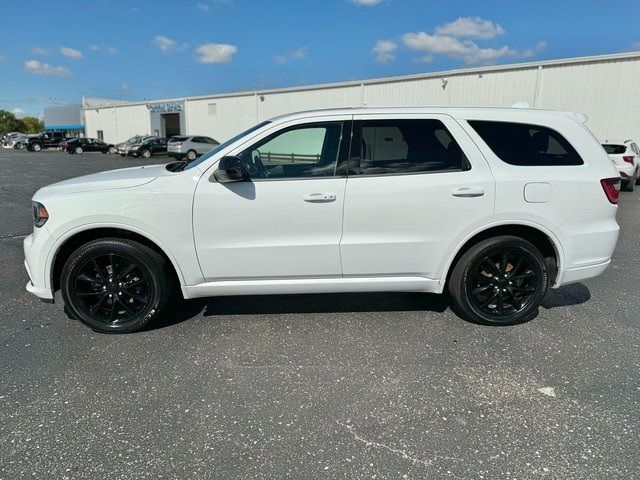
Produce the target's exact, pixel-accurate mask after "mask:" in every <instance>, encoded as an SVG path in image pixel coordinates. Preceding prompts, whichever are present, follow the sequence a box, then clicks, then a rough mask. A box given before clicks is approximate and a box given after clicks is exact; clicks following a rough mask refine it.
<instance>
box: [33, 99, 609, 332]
mask: <svg viewBox="0 0 640 480" xmlns="http://www.w3.org/2000/svg"><path fill="white" fill-rule="evenodd" d="M579 119H580V117H579V116H578V115H576V114H572V113H562V112H551V111H541V110H523V109H506V108H505V109H499V108H401V109H394V108H375V109H374V108H370V109H337V110H325V111H311V112H303V113H296V114H291V115H285V116H281V117H277V118H273V119H271V120H270V121H267V122H264V123H261V124H259V125H256V126H255V127H253V128H251V129H249V130H247V131H246V132H243V133H241V134H239V135H238V136H236V137H234V138H232V139H230V140H228V141H227V142H225V143H223V144H221V145H220V146H218V147H217V148H216V149H214V150H213V151H211V152H209V153H208V154H207V155H205V156H203V157H201V158H199V159H198V160H196V161H193V162H191V163H188V162H177V163H172V164H169V165H167V166H165V165H158V166H145V167H137V168H127V169H122V170H115V171H111V172H104V173H98V174H94V175H88V176H85V177H80V178H76V179H72V180H67V181H63V182H60V183H57V184H54V185H51V186H48V187H45V188H42V189H41V190H39V191H38V192H37V193H36V194H35V196H34V198H33V201H34V202H33V212H34V224H35V228H34V232H33V234H31V235H29V236H28V237H27V238H26V239H25V241H24V251H25V257H26V262H25V264H26V267H27V270H28V272H29V276H30V282H29V283H28V285H27V290H29V291H30V292H32V293H34V294H35V295H37V296H38V297H40V298H42V299H44V300H45V301H53V298H54V292H55V291H56V290H57V289H61V290H62V297H63V299H64V301H65V303H66V306H67V307H68V311H69V312H71V314H72V315H74V316H75V317H77V318H78V319H80V320H81V321H83V322H84V323H86V324H87V325H89V326H90V327H91V328H93V329H95V330H97V331H101V332H129V331H134V330H138V329H141V328H143V327H145V326H146V325H147V324H148V323H149V322H151V321H152V320H154V319H155V318H156V317H157V316H159V315H160V314H161V312H162V311H163V309H164V308H165V306H166V305H167V303H168V301H169V299H170V298H171V293H172V291H173V289H174V287H179V289H180V291H181V294H182V297H184V298H187V299H188V298H195V297H206V296H217V295H264V294H289V293H315V292H385V291H412V292H435V293H443V292H445V291H447V290H448V291H449V292H450V294H451V297H452V305H453V307H454V309H455V311H456V312H457V313H458V314H459V315H460V316H462V317H463V318H466V319H469V320H471V321H476V322H483V323H489V324H513V323H517V322H522V321H525V320H527V319H529V318H532V317H533V316H534V315H535V313H536V312H537V309H538V306H539V305H540V302H541V300H542V298H543V296H544V295H545V292H546V290H547V287H548V286H551V287H558V286H560V285H564V284H567V283H571V282H577V281H579V280H583V279H586V278H590V277H593V276H595V275H598V274H600V273H602V272H603V271H604V270H605V269H606V268H607V266H608V265H609V263H610V261H611V255H612V253H613V250H614V248H615V245H616V241H617V239H618V224H617V223H616V219H615V216H616V210H617V205H616V203H617V199H618V185H619V182H620V177H619V176H618V173H617V171H616V169H615V168H614V167H613V165H612V164H611V161H610V160H609V159H608V158H607V155H606V154H605V152H604V150H603V149H602V147H601V146H600V145H599V144H598V142H597V140H596V139H595V137H594V136H593V135H592V134H591V133H590V132H589V130H587V128H586V127H585V126H584V125H583V124H582V123H581V122H580V120H579Z"/></svg>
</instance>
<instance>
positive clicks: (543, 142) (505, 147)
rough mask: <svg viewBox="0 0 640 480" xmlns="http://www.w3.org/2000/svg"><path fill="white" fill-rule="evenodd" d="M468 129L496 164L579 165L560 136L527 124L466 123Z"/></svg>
mask: <svg viewBox="0 0 640 480" xmlns="http://www.w3.org/2000/svg"><path fill="white" fill-rule="evenodd" d="M468 123H469V125H470V126H471V128H473V129H474V130H475V131H476V132H477V133H478V135H480V137H481V138H482V140H484V142H485V143H486V144H487V145H488V146H489V148H490V149H491V150H492V151H493V153H495V154H496V156H497V157H498V158H500V160H502V161H503V162H505V163H508V164H509V165H518V166H523V167H534V166H558V165H582V164H584V162H583V161H582V158H581V157H580V155H579V154H578V152H576V150H575V148H573V146H572V145H571V144H570V143H569V142H568V141H567V139H565V138H564V137H563V136H562V135H560V133H558V132H557V131H555V130H552V129H551V128H548V127H544V126H542V125H533V124H528V123H511V122H495V121H485V120H469V121H468Z"/></svg>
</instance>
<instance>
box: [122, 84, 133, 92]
mask: <svg viewBox="0 0 640 480" xmlns="http://www.w3.org/2000/svg"><path fill="white" fill-rule="evenodd" d="M120 90H122V92H123V93H130V92H131V90H133V88H132V87H131V85H129V84H128V83H123V84H122V86H121V87H120Z"/></svg>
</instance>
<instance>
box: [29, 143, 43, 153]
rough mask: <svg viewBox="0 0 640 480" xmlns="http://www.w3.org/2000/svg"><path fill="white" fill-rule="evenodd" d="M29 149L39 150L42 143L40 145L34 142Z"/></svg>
mask: <svg viewBox="0 0 640 480" xmlns="http://www.w3.org/2000/svg"><path fill="white" fill-rule="evenodd" d="M31 150H32V151H34V152H39V151H40V150H42V145H40V144H39V143H34V144H33V145H32V146H31Z"/></svg>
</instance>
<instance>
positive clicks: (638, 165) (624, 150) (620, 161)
mask: <svg viewBox="0 0 640 480" xmlns="http://www.w3.org/2000/svg"><path fill="white" fill-rule="evenodd" d="M602 146H603V147H604V150H605V152H607V154H608V155H609V158H610V159H611V161H612V162H613V164H614V165H615V166H616V168H617V169H618V172H620V178H621V179H622V190H625V191H627V192H633V190H634V189H635V186H636V185H637V184H638V183H639V182H640V147H638V144H637V143H636V142H634V141H633V140H625V141H623V142H616V141H611V140H606V141H605V143H603V144H602Z"/></svg>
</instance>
